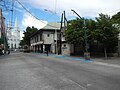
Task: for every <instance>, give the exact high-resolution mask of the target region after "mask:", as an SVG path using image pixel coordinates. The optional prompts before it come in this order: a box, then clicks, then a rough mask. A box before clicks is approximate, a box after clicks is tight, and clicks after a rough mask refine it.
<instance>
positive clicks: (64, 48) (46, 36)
mask: <svg viewBox="0 0 120 90" xmlns="http://www.w3.org/2000/svg"><path fill="white" fill-rule="evenodd" d="M60 26H61V23H49V24H47V25H46V26H45V27H44V28H42V29H40V30H38V31H37V32H36V33H34V34H33V35H32V36H31V37H30V50H31V51H34V52H41V53H43V52H45V51H49V52H50V53H55V54H58V52H59V51H60V50H61V52H62V54H63V55H70V51H71V50H70V45H69V44H67V43H66V42H65V37H64V35H63V32H60ZM60 35H61V37H60ZM60 40H61V42H60ZM60 44H61V45H60Z"/></svg>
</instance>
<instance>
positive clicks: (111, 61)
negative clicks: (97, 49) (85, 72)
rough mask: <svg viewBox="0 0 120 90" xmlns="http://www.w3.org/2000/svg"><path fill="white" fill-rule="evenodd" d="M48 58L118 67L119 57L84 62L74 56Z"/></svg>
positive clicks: (52, 55)
mask: <svg viewBox="0 0 120 90" xmlns="http://www.w3.org/2000/svg"><path fill="white" fill-rule="evenodd" d="M33 54H39V55H42V56H47V54H43V53H33ZM48 57H53V58H59V59H68V60H77V61H81V62H88V63H89V62H93V63H96V64H103V65H108V64H110V65H119V66H120V57H108V59H105V58H104V57H103V58H91V59H90V60H85V59H84V57H78V56H77V57H75V56H63V55H57V54H48Z"/></svg>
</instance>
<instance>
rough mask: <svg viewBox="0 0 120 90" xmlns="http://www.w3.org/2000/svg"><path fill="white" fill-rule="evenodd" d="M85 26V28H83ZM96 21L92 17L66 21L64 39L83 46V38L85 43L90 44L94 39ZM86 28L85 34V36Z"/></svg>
mask: <svg viewBox="0 0 120 90" xmlns="http://www.w3.org/2000/svg"><path fill="white" fill-rule="evenodd" d="M84 27H85V28H84ZM95 29H96V22H95V21H94V20H92V19H85V25H84V18H82V19H78V18H77V19H75V20H71V21H69V22H68V26H67V29H66V30H65V37H66V41H67V42H69V43H71V44H82V45H83V46H85V38H86V39H87V43H90V44H92V42H94V39H95V34H96V33H95ZM85 30H86V34H87V35H86V36H85Z"/></svg>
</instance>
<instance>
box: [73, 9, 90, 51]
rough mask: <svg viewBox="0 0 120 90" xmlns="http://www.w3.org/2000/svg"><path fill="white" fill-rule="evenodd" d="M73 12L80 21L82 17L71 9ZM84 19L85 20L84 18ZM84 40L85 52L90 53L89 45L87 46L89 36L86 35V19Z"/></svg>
mask: <svg viewBox="0 0 120 90" xmlns="http://www.w3.org/2000/svg"><path fill="white" fill-rule="evenodd" d="M71 11H73V12H74V13H75V14H76V15H77V16H78V17H79V18H80V19H82V18H81V16H80V15H79V14H78V13H77V12H76V11H75V10H73V9H71ZM83 19H84V18H83ZM83 28H84V39H85V51H86V52H88V44H87V34H86V23H85V19H84V27H83Z"/></svg>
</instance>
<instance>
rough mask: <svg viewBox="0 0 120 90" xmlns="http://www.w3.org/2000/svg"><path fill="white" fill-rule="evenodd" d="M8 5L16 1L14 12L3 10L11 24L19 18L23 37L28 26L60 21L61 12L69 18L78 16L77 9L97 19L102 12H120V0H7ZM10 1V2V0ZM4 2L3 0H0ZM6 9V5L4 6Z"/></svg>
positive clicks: (80, 12)
mask: <svg viewBox="0 0 120 90" xmlns="http://www.w3.org/2000/svg"><path fill="white" fill-rule="evenodd" d="M5 1H6V6H7V4H9V2H10V3H11V2H12V1H14V5H13V8H12V7H9V8H8V9H13V13H12V12H11V11H10V10H7V11H5V10H3V15H4V17H5V18H6V19H5V21H6V22H7V21H11V24H12V23H13V22H15V20H16V18H17V19H18V24H19V28H20V31H21V37H22V36H23V34H22V33H23V31H25V29H26V27H28V26H30V27H32V26H34V27H35V28H38V29H40V28H43V27H44V26H45V25H46V24H47V23H49V22H60V19H61V14H62V12H63V11H65V12H66V18H67V19H68V20H71V19H75V18H76V17H77V16H76V15H75V14H74V13H73V12H72V11H71V9H73V10H75V11H76V12H77V13H78V14H79V15H80V16H81V17H84V18H89V19H95V17H98V16H99V14H100V13H103V14H108V15H110V16H112V15H114V14H117V12H120V5H119V4H120V0H5ZM8 1H9V2H8ZM0 2H1V3H2V0H0ZM9 5H10V4H9ZM3 9H4V7H3Z"/></svg>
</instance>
